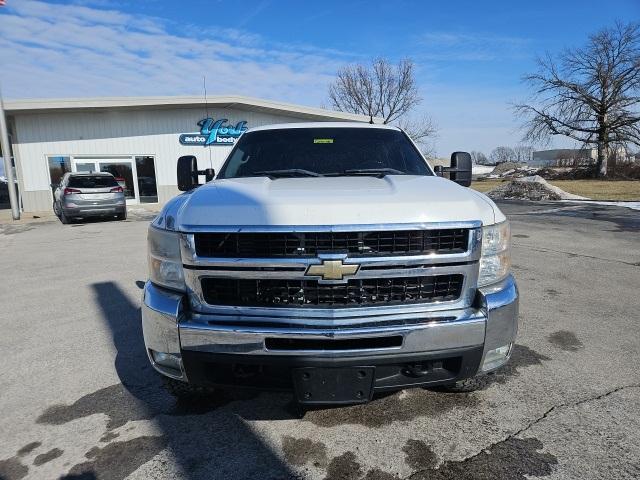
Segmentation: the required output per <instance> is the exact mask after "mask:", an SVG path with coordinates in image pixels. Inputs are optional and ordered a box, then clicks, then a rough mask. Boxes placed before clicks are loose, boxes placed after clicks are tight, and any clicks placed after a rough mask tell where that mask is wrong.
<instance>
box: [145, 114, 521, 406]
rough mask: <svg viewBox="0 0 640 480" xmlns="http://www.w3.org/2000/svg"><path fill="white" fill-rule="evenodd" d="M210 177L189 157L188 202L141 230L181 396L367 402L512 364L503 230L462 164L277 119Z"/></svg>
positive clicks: (356, 131)
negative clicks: (235, 394)
mask: <svg viewBox="0 0 640 480" xmlns="http://www.w3.org/2000/svg"><path fill="white" fill-rule="evenodd" d="M445 172H448V175H449V177H450V179H445V178H442V175H443V174H444V173H445ZM199 175H200V176H201V175H206V177H207V180H208V181H207V183H206V184H204V185H198V179H199ZM213 177H214V173H213V171H211V170H207V171H198V169H197V163H196V158H195V157H193V156H189V157H181V158H180V159H179V160H178V186H179V188H180V190H183V191H184V192H185V193H183V194H182V195H179V196H178V197H176V198H174V199H173V200H171V201H170V202H169V203H168V204H167V205H166V206H165V207H164V208H163V210H162V212H161V213H160V214H159V215H158V216H157V217H156V218H155V220H154V221H153V222H152V224H151V225H150V227H149V232H148V241H149V252H148V254H149V270H150V272H149V281H148V282H147V284H146V286H145V289H144V297H143V305H142V325H143V331H144V341H145V344H146V348H147V352H148V355H149V359H150V361H151V364H152V365H153V366H154V368H155V369H156V370H157V371H158V372H160V373H161V374H162V375H163V377H164V378H165V380H166V384H167V386H168V388H169V389H170V391H171V392H172V393H173V394H175V395H178V396H180V395H191V394H193V393H196V392H200V393H202V392H209V391H214V388H216V387H229V386H233V387H257V388H260V389H285V390H290V391H293V392H294V395H295V398H296V399H297V401H298V402H300V403H301V404H327V403H329V404H330V403H335V404H341V403H342V404H346V403H359V402H366V401H369V400H370V399H371V398H372V396H373V395H374V394H375V393H376V392H381V391H386V390H394V389H402V388H408V387H418V386H420V387H435V386H438V387H441V388H443V389H449V390H469V389H474V388H477V387H478V386H480V385H481V384H482V383H483V382H482V378H483V376H484V375H485V374H487V373H489V372H492V371H494V370H495V369H497V368H499V367H500V366H502V365H503V364H504V363H505V362H507V361H508V359H509V356H510V355H511V352H512V349H513V344H514V340H515V336H516V331H517V318H518V290H517V287H516V284H515V282H514V279H513V277H512V276H511V274H510V251H509V249H510V232H509V224H508V222H507V220H506V218H505V216H504V215H503V214H502V212H501V211H500V210H499V209H498V208H497V206H496V205H495V204H494V203H493V202H492V201H491V200H490V199H489V198H487V197H486V196H485V195H483V194H481V193H478V192H475V191H473V190H471V189H469V188H465V187H468V186H469V184H470V183H471V159H470V156H469V154H467V153H464V152H456V153H454V154H453V155H452V163H451V167H447V168H439V169H438V168H436V171H435V172H434V170H432V169H431V167H430V166H429V165H428V163H427V161H426V160H425V158H424V157H423V156H422V155H421V153H420V151H419V150H418V148H417V147H416V146H415V145H414V143H413V142H412V141H411V139H410V138H409V137H408V136H407V135H406V133H404V132H403V131H402V130H400V129H398V128H395V127H391V126H386V125H366V124H359V123H297V124H283V125H273V126H268V127H260V128H254V129H251V130H248V131H247V132H245V133H244V134H243V135H242V136H241V137H240V138H239V140H238V141H237V143H236V145H235V146H234V148H233V149H232V151H231V152H230V154H229V156H228V158H227V159H226V161H225V163H224V165H223V166H222V168H221V170H220V172H219V173H218V175H217V177H216V178H215V179H214V178H213Z"/></svg>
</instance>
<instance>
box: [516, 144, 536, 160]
mask: <svg viewBox="0 0 640 480" xmlns="http://www.w3.org/2000/svg"><path fill="white" fill-rule="evenodd" d="M513 152H514V154H515V157H514V160H515V161H516V162H519V163H529V162H531V160H533V152H534V148H533V147H532V146H531V145H516V146H515V147H513Z"/></svg>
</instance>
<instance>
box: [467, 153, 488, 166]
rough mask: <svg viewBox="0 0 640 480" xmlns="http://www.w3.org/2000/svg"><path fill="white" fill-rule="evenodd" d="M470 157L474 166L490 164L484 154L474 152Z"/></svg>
mask: <svg viewBox="0 0 640 480" xmlns="http://www.w3.org/2000/svg"><path fill="white" fill-rule="evenodd" d="M470 155H471V161H472V162H473V164H474V165H487V164H488V163H489V159H488V158H487V156H486V155H485V154H484V153H482V152H478V151H476V150H472V151H471V153H470Z"/></svg>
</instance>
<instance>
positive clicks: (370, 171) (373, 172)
mask: <svg viewBox="0 0 640 480" xmlns="http://www.w3.org/2000/svg"><path fill="white" fill-rule="evenodd" d="M404 174H405V173H404V172H401V171H400V170H396V169H395V168H351V169H348V170H345V171H344V172H343V175H370V176H373V177H378V178H382V177H384V176H385V175H404Z"/></svg>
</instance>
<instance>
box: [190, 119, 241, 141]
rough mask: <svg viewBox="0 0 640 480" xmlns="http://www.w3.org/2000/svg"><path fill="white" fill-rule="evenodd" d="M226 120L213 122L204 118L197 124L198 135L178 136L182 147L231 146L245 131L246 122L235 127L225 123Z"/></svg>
mask: <svg viewBox="0 0 640 480" xmlns="http://www.w3.org/2000/svg"><path fill="white" fill-rule="evenodd" d="M227 122H228V120H227V119H226V118H222V119H220V120H214V119H213V118H204V119H202V120H200V121H199V122H198V126H199V127H200V133H199V134H198V133H183V134H182V135H180V143H181V144H182V145H202V146H204V147H206V146H208V145H233V144H234V143H235V141H236V139H237V138H238V137H239V136H240V135H242V132H244V131H245V130H247V122H246V121H244V120H243V121H241V122H238V123H237V124H236V125H235V126H234V125H232V124H228V123H227Z"/></svg>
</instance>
